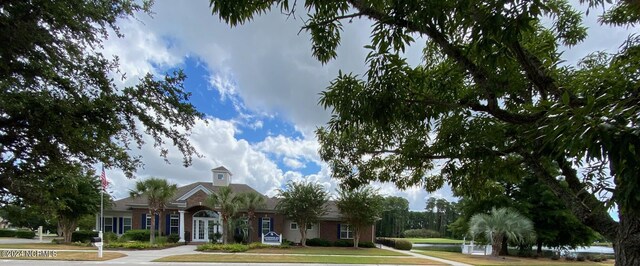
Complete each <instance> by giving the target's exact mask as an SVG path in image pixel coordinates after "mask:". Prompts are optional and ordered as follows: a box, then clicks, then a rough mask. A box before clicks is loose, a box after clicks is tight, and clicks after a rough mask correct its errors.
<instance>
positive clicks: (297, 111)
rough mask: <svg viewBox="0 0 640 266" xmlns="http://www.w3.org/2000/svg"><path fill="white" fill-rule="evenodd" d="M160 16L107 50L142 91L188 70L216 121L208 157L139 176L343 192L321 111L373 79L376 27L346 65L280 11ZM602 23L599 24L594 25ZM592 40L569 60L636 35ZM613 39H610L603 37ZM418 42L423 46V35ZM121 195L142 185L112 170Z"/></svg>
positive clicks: (206, 136) (342, 54) (201, 8)
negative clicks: (336, 91)
mask: <svg viewBox="0 0 640 266" xmlns="http://www.w3.org/2000/svg"><path fill="white" fill-rule="evenodd" d="M153 12H154V14H153V16H152V17H151V16H149V15H146V14H140V15H138V16H137V18H136V19H130V20H123V21H120V22H119V25H120V28H121V31H122V33H124V34H125V38H122V39H118V38H111V39H109V40H108V41H107V42H106V43H105V47H104V53H105V54H106V55H118V57H119V58H120V65H121V70H122V71H123V72H126V73H127V77H128V79H126V80H124V81H122V84H123V85H130V84H133V83H134V82H135V81H136V79H137V78H138V77H140V76H142V75H143V74H144V73H147V72H151V73H155V74H163V73H165V72H167V71H170V70H174V69H178V68H181V69H183V70H184V72H185V73H186V74H187V76H188V78H187V80H186V82H185V88H186V89H187V91H189V92H191V93H192V98H191V102H192V103H193V104H194V105H195V106H196V107H197V108H198V110H200V111H201V112H203V113H205V114H206V115H207V117H206V119H205V121H206V123H205V121H199V122H198V123H197V124H196V126H195V128H194V131H193V134H192V136H191V141H192V143H193V144H194V145H195V146H196V148H197V149H198V151H199V152H200V153H201V154H202V155H203V157H200V158H194V163H193V166H191V167H189V168H184V167H182V166H181V165H182V164H181V163H180V162H181V161H180V158H181V157H180V154H179V153H178V152H177V151H175V149H173V150H170V152H171V153H170V158H169V159H170V161H171V164H166V163H164V161H163V160H162V158H160V157H159V156H158V152H157V150H155V149H153V147H144V148H143V149H141V150H139V151H136V153H139V154H140V155H142V156H143V158H144V163H145V167H144V169H140V170H139V171H138V172H137V178H139V179H140V178H142V179H143V178H147V177H149V176H157V177H163V178H167V179H169V180H170V181H172V182H174V183H177V184H179V185H185V184H188V183H191V182H196V181H207V180H210V179H211V172H210V169H212V168H215V167H218V166H220V165H224V166H225V167H227V168H228V169H230V171H231V172H232V173H233V180H232V181H233V182H237V183H246V184H249V185H251V186H252V187H254V188H256V189H257V190H258V191H260V192H262V193H266V194H268V195H274V194H275V191H276V189H278V188H280V187H282V185H283V184H285V183H286V182H287V181H289V180H308V181H314V182H319V183H321V184H323V185H324V186H325V187H326V188H327V190H329V191H335V188H336V186H337V183H336V181H335V180H333V179H331V173H330V171H329V169H328V167H327V165H326V163H324V162H322V161H321V160H320V158H319V156H318V154H317V149H318V142H317V140H316V138H315V134H314V130H315V129H316V128H317V127H318V126H322V125H324V123H326V122H327V121H328V118H329V113H328V112H327V111H326V110H324V109H322V108H321V107H320V106H318V105H317V102H318V99H319V93H320V92H321V91H322V90H324V88H326V86H327V85H328V84H329V82H330V81H331V80H332V79H333V78H334V77H335V76H336V75H337V73H338V71H339V70H342V71H343V72H354V73H363V72H364V70H365V64H364V56H365V53H366V50H365V49H363V48H362V47H363V46H364V45H366V44H368V41H369V32H370V28H369V27H370V23H369V22H368V21H366V20H354V21H353V22H352V23H349V24H345V27H344V33H343V35H342V36H345V37H344V38H343V39H342V42H341V45H340V47H339V48H338V50H337V52H338V58H337V59H336V60H333V61H331V62H329V63H327V64H326V65H322V64H320V63H319V62H318V61H317V60H316V59H314V58H313V57H312V56H311V47H310V42H309V39H310V36H309V35H308V34H306V33H305V32H301V33H300V34H298V31H299V29H300V26H301V25H302V21H300V20H299V19H295V18H291V19H287V17H286V16H283V15H282V14H280V13H279V12H271V13H267V14H265V15H262V16H258V17H256V18H255V19H254V20H253V21H252V22H250V23H248V24H246V25H242V26H239V27H236V28H230V27H229V26H228V25H226V24H225V23H222V22H220V20H219V19H218V18H217V17H214V16H212V15H211V12H210V10H209V7H208V1H182V2H174V1H156V3H155V5H154V7H153ZM588 21H589V22H588V23H589V25H595V24H596V23H597V22H596V20H595V17H590V18H588ZM594 28H595V29H596V30H597V31H592V32H591V37H590V38H589V39H588V40H587V41H586V42H585V43H582V44H580V45H577V46H575V47H572V48H571V49H568V50H567V51H566V57H567V59H568V61H569V62H572V61H575V60H576V59H577V58H580V57H583V56H584V55H586V54H587V53H588V52H589V51H593V50H594V49H598V50H607V49H609V50H612V49H616V45H617V43H618V42H611V40H612V39H619V40H621V39H623V38H624V37H626V35H627V34H628V32H629V30H625V29H599V28H598V27H594ZM602 36H607V38H602ZM418 43H420V39H419V38H418ZM421 50H422V47H421V46H420V45H414V46H411V47H409V48H408V49H407V51H406V56H407V58H408V59H409V62H410V63H411V64H418V63H419V62H420V58H421ZM107 175H108V176H109V178H110V179H111V180H112V187H111V191H112V194H113V195H114V196H115V197H116V198H121V197H124V196H126V194H127V191H128V189H129V188H131V187H133V183H134V182H135V180H129V179H126V178H125V177H124V175H122V173H121V172H120V171H118V170H108V172H107ZM376 186H377V187H379V188H380V191H381V192H382V193H383V194H385V195H396V196H402V197H405V198H407V199H408V200H409V202H410V208H411V209H413V210H421V209H424V207H425V200H426V198H428V197H430V196H435V197H444V198H447V199H449V200H454V198H453V197H452V195H451V192H450V190H449V189H448V188H447V187H445V188H443V189H442V190H439V191H437V192H435V193H431V194H430V193H427V192H426V191H424V190H423V189H421V188H410V189H407V190H403V191H400V190H397V189H396V188H395V187H394V186H393V185H392V184H376Z"/></svg>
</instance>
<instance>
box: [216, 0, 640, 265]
mask: <svg viewBox="0 0 640 266" xmlns="http://www.w3.org/2000/svg"><path fill="white" fill-rule="evenodd" d="M296 2H297V1H293V2H292V1H286V0H283V1H278V0H276V1H265V2H241V3H238V2H228V1H222V0H211V1H210V3H211V8H212V11H213V13H214V14H217V15H219V16H220V18H221V19H222V20H224V21H226V22H227V23H229V24H231V25H237V24H241V23H245V22H247V21H249V20H251V19H252V18H253V16H254V15H257V14H261V13H263V12H267V11H269V10H271V9H273V8H278V9H280V10H283V11H285V13H292V12H293V13H295V12H296V11H297V10H296V5H295V3H296ZM580 2H581V3H582V4H584V5H586V6H584V7H580V8H576V7H574V6H572V5H571V4H570V3H569V2H568V1H566V0H554V1H509V0H491V1H473V0H467V1H416V0H400V1H385V0H370V1H368V0H343V1H326V2H325V1H304V9H305V11H306V12H307V15H308V19H307V20H305V26H304V27H303V30H306V31H308V32H309V33H310V34H311V49H312V51H313V55H314V56H315V57H316V58H317V59H318V60H319V61H321V62H323V63H326V62H328V61H329V60H331V59H332V58H335V57H336V56H337V53H336V49H337V47H338V45H339V44H340V42H341V38H342V37H343V36H341V31H342V26H343V21H349V20H353V19H357V18H362V19H368V20H370V21H371V23H372V26H371V41H370V43H369V44H368V45H367V46H366V47H365V49H367V50H368V51H369V53H368V55H367V57H366V64H367V66H368V69H367V71H366V72H365V73H358V74H354V73H339V74H338V77H337V78H336V79H335V80H333V81H332V82H331V84H329V86H328V88H327V89H326V91H324V92H323V93H322V95H321V99H320V104H321V105H322V106H324V107H325V108H327V109H329V110H331V111H332V113H333V115H332V116H331V120H330V121H329V123H328V125H327V126H326V127H323V128H320V129H318V130H317V135H318V138H319V141H320V143H321V148H320V155H321V158H322V159H323V160H325V161H327V162H328V163H329V164H330V165H331V168H332V170H333V174H334V175H335V176H336V177H337V178H340V179H341V181H342V182H343V183H344V184H345V185H347V186H349V187H357V186H360V185H362V184H367V183H369V182H370V181H382V182H393V183H395V184H396V185H397V186H398V187H399V188H406V187H408V186H414V185H420V186H423V187H424V188H425V189H427V190H429V191H434V190H436V189H438V188H440V187H441V186H442V185H443V184H444V183H449V184H450V185H451V186H452V187H454V188H455V187H467V188H468V189H473V187H474V186H476V185H478V184H482V183H483V182H484V181H485V180H487V179H490V178H491V177H492V176H494V175H495V174H497V173H499V172H500V171H503V172H504V171H511V170H514V169H524V168H526V169H528V170H531V171H533V172H534V173H535V176H536V177H537V178H538V180H539V181H540V182H544V183H545V184H547V185H548V187H549V188H550V189H551V190H552V191H553V192H554V193H555V194H556V195H557V196H559V197H560V198H561V200H562V201H563V202H564V203H565V205H566V206H568V207H570V208H571V211H572V212H573V213H574V214H575V215H576V217H578V218H579V219H580V221H581V222H583V223H585V224H587V225H589V226H590V227H592V228H593V229H594V230H596V231H598V232H599V233H601V234H602V235H605V236H607V237H608V238H610V239H612V240H614V242H615V243H616V244H615V250H616V264H617V265H634V264H640V196H638V195H639V194H638V193H637V192H638V191H639V190H640V182H639V181H638V180H640V163H638V160H639V158H640V156H638V154H637V151H638V150H639V149H640V132H639V131H638V130H637V128H638V124H639V123H640V116H639V115H638V114H640V93H638V90H639V88H640V86H639V82H640V80H638V76H639V75H638V69H640V53H639V52H638V51H640V46H639V44H640V37H639V36H637V35H631V36H629V38H628V39H626V40H624V41H622V43H621V44H620V48H619V50H618V51H615V52H604V51H592V53H591V54H589V55H588V56H586V57H585V58H583V59H581V60H579V61H578V62H575V63H574V62H566V61H565V58H564V57H563V49H565V48H564V47H566V46H572V45H576V44H578V43H580V42H582V41H583V40H585V38H586V37H587V36H588V31H587V27H586V26H585V25H584V23H583V21H582V18H583V16H584V15H585V13H587V12H589V11H594V10H602V11H601V13H600V16H599V20H600V22H601V23H602V26H603V27H634V26H635V25H636V24H637V23H638V22H640V6H639V5H637V4H634V1H615V2H614V1H604V0H581V1H580ZM579 9H580V10H582V11H578V10H579ZM418 37H420V38H421V39H418V40H420V42H421V43H418V44H416V39H417V38H418ZM409 45H420V47H422V48H423V60H422V61H421V62H420V64H419V65H417V66H411V65H409V64H408V63H407V58H406V54H404V51H405V48H406V47H407V46H409ZM437 165H443V166H442V167H441V168H440V171H439V173H438V174H431V173H432V171H433V170H435V169H436V166H437ZM507 166H510V167H507ZM581 167H584V168H587V174H585V175H584V176H582V177H581V176H579V174H578V172H577V170H578V169H580V168H581ZM557 172H559V173H560V174H561V178H557V177H558V175H555V173H557ZM611 179H612V180H611ZM585 192H587V193H585ZM601 192H609V193H611V197H610V199H611V201H608V202H606V203H607V205H605V204H603V202H601V201H600V200H599V199H598V198H597V197H596V195H598V193H601ZM613 203H615V204H616V205H617V207H618V209H619V216H620V222H619V223H618V222H615V221H614V220H613V219H612V218H611V217H610V216H609V214H608V213H607V209H606V207H607V206H611V205H610V204H613ZM630 236H633V237H630Z"/></svg>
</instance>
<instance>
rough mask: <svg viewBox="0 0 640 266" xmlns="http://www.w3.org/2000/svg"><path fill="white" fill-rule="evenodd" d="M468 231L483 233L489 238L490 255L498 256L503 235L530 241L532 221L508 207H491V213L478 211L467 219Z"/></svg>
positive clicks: (520, 241) (516, 240) (520, 240)
mask: <svg viewBox="0 0 640 266" xmlns="http://www.w3.org/2000/svg"><path fill="white" fill-rule="evenodd" d="M469 232H470V233H471V235H473V236H476V235H478V234H481V233H483V234H484V235H485V236H486V237H487V239H489V240H491V247H492V250H491V255H493V256H498V255H499V252H500V247H501V246H502V241H503V237H506V238H507V240H509V241H513V242H517V243H522V242H526V241H530V240H531V239H532V235H535V232H534V230H533V222H531V220H529V218H527V217H525V216H523V215H521V214H520V213H518V212H516V211H515V210H512V209H509V208H500V209H496V208H493V209H491V214H485V213H478V214H475V215H473V216H472V217H471V220H470V221H469Z"/></svg>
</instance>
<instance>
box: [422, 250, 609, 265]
mask: <svg viewBox="0 0 640 266" xmlns="http://www.w3.org/2000/svg"><path fill="white" fill-rule="evenodd" d="M414 252H416V253H418V254H423V255H427V256H432V257H436V258H441V259H446V260H452V261H457V262H463V263H467V264H471V265H516V266H518V265H527V266H529V265H530V266H538V265H539V266H543V265H544V266H548V265H557V266H568V265H572V266H581V265H591V266H597V265H613V264H614V261H613V260H607V261H604V262H592V261H564V260H551V259H548V258H538V259H530V258H520V257H511V256H507V257H504V256H500V257H497V258H496V257H491V256H478V255H466V254H461V253H453V252H446V251H426V250H425V251H414Z"/></svg>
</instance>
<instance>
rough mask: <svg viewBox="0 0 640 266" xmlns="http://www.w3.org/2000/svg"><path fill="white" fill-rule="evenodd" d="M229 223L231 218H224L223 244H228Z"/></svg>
mask: <svg viewBox="0 0 640 266" xmlns="http://www.w3.org/2000/svg"><path fill="white" fill-rule="evenodd" d="M228 222H229V217H227V216H222V244H225V245H226V244H227V226H228V224H227V223H228Z"/></svg>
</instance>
